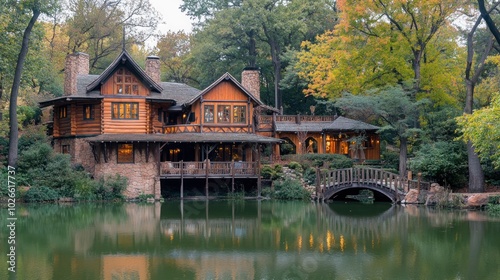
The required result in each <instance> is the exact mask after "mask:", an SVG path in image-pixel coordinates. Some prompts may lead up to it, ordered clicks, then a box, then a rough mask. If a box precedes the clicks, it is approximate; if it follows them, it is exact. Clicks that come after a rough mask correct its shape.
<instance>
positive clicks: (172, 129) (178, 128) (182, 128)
mask: <svg viewBox="0 0 500 280" xmlns="http://www.w3.org/2000/svg"><path fill="white" fill-rule="evenodd" d="M252 131H253V129H252V127H251V126H248V125H213V124H210V125H203V127H202V126H201V125H199V124H184V125H168V126H164V127H163V133H164V134H171V133H200V132H205V133H211V132H218V133H228V132H230V133H249V132H252Z"/></svg>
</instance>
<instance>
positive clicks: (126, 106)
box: [111, 102, 139, 120]
mask: <svg viewBox="0 0 500 280" xmlns="http://www.w3.org/2000/svg"><path fill="white" fill-rule="evenodd" d="M111 110H112V114H111V117H112V118H113V119H124V120H137V119H139V103H137V102H131V103H126V102H113V103H111Z"/></svg>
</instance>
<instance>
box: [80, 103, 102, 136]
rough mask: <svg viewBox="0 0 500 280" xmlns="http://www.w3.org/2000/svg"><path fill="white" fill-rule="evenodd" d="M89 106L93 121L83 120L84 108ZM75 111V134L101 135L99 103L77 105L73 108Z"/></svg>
mask: <svg viewBox="0 0 500 280" xmlns="http://www.w3.org/2000/svg"><path fill="white" fill-rule="evenodd" d="M85 105H91V106H92V110H93V119H89V120H84V119H83V117H84V106H85ZM74 108H75V111H74V114H73V115H75V125H74V127H75V134H76V135H95V134H100V133H101V103H78V104H76V105H75V106H74Z"/></svg>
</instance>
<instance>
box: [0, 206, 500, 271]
mask: <svg viewBox="0 0 500 280" xmlns="http://www.w3.org/2000/svg"><path fill="white" fill-rule="evenodd" d="M17 207H18V210H17V217H18V220H17V228H16V244H17V251H16V256H17V272H16V274H15V275H14V274H13V273H9V272H8V271H7V268H6V266H5V264H6V263H7V256H6V253H4V252H7V248H8V244H7V239H6V238H7V235H8V230H7V229H6V227H5V226H2V227H3V228H2V230H1V237H2V238H1V244H0V248H1V252H2V255H1V257H0V261H1V263H2V266H1V267H2V268H3V269H2V271H0V279H41V280H44V279H75V280H78V279H141V280H142V279H144V280H145V279H498V275H500V266H499V265H498V264H499V263H500V238H499V236H500V235H499V234H500V220H499V219H495V218H491V217H488V216H487V215H486V214H484V213H482V212H478V211H451V210H439V209H432V208H426V207H416V206H411V207H403V206H398V205H391V204H388V203H375V204H361V203H344V202H341V203H329V204H325V203H311V202H278V201H229V200H228V201H184V202H182V201H167V202H165V203H161V204H160V203H156V204H133V203H124V204H68V205H18V206H17ZM4 210H5V209H2V212H1V214H0V215H1V218H2V219H1V220H2V221H6V217H7V216H6V211H4Z"/></svg>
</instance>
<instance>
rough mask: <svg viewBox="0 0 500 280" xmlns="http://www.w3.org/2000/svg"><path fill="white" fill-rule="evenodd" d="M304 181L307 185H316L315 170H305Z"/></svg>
mask: <svg viewBox="0 0 500 280" xmlns="http://www.w3.org/2000/svg"><path fill="white" fill-rule="evenodd" d="M304 180H305V181H306V182H307V183H308V184H309V185H313V184H315V183H316V168H312V167H309V168H306V170H305V171H304Z"/></svg>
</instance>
